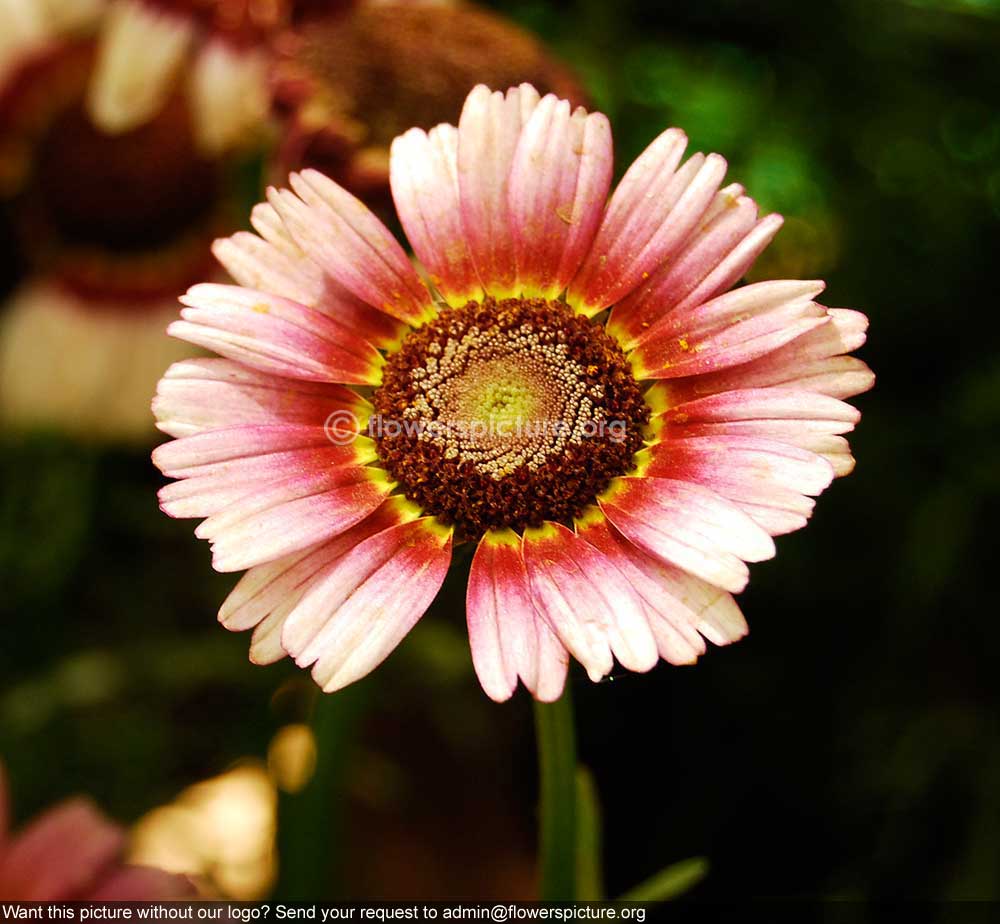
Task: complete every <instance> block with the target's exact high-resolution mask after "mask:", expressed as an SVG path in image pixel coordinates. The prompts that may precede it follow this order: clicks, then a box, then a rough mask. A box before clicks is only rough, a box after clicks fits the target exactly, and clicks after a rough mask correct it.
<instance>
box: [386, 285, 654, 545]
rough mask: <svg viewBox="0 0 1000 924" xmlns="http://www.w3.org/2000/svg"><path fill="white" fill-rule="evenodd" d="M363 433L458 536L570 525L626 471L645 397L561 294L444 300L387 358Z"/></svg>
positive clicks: (638, 441)
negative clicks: (458, 302)
mask: <svg viewBox="0 0 1000 924" xmlns="http://www.w3.org/2000/svg"><path fill="white" fill-rule="evenodd" d="M374 405H375V414H374V416H373V419H372V423H371V433H372V436H373V437H374V438H375V441H376V444H377V446H378V451H379V456H380V458H381V460H382V463H383V465H384V466H385V468H386V469H387V470H388V471H389V472H390V474H391V475H392V476H393V477H394V478H395V479H396V480H397V481H398V482H399V483H400V486H401V487H402V490H403V491H404V492H405V494H406V496H407V497H408V498H410V499H411V500H413V501H415V502H416V503H418V504H420V505H421V506H422V507H423V508H424V509H425V510H427V511H428V512H429V513H433V514H435V515H436V516H438V517H440V518H441V519H442V520H444V521H445V522H448V523H453V524H455V525H456V527H457V529H458V533H459V535H460V536H461V537H463V538H474V537H476V536H478V535H480V534H481V533H482V532H484V531H485V530H487V529H490V528H493V527H504V526H511V527H514V528H516V529H522V528H524V527H526V526H532V525H538V524H540V523H541V522H542V521H543V520H555V521H559V522H568V521H569V520H571V519H572V518H573V517H574V516H576V515H578V514H579V513H580V512H582V510H583V509H584V507H586V506H587V505H588V504H590V503H592V502H593V500H594V498H595V496H596V495H597V494H599V493H600V492H601V491H602V490H604V488H605V487H607V485H608V483H609V482H610V481H611V479H612V478H614V477H616V476H617V475H621V474H623V473H625V472H626V471H628V470H629V468H630V467H631V465H632V457H633V455H634V454H635V452H636V451H637V450H638V449H639V448H640V446H641V445H642V428H643V425H644V424H645V423H646V422H647V420H648V419H649V408H648V407H647V405H646V403H645V401H644V400H643V397H642V393H641V391H640V389H639V385H638V383H637V382H636V381H635V378H634V377H633V375H632V372H631V369H630V367H629V364H628V360H627V359H626V357H625V354H624V353H623V352H622V350H621V348H620V347H619V346H618V345H617V344H616V343H615V342H614V341H613V340H612V339H611V338H610V337H609V336H608V335H607V334H606V333H605V331H604V329H603V327H601V326H600V325H596V324H592V323H591V322H590V321H588V320H587V319H586V318H584V317H582V316H580V315H577V314H576V313H575V312H574V311H573V310H572V309H571V308H569V307H568V306H567V305H566V304H564V303H563V302H557V301H544V300H542V299H527V300H524V299H504V300H502V301H497V300H495V299H493V298H486V299H485V300H484V301H483V302H482V303H480V302H469V303H468V304H466V305H465V306H464V307H462V308H452V309H446V310H445V311H443V312H442V314H441V315H440V316H439V317H438V318H437V319H435V320H434V321H433V322H431V323H430V324H427V325H425V326H424V327H422V328H420V330H418V331H415V332H414V333H412V334H411V335H410V336H409V337H408V338H407V339H406V341H405V342H404V343H403V345H402V347H401V348H400V350H399V351H398V352H397V353H395V354H393V355H392V356H390V357H389V360H388V362H387V363H386V366H385V369H384V371H383V379H382V385H381V386H380V387H379V388H378V389H377V390H376V392H375V396H374Z"/></svg>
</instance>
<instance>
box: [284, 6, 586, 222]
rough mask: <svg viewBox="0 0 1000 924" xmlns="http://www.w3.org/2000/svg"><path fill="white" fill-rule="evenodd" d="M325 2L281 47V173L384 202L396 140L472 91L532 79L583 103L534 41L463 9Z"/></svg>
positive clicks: (456, 110)
mask: <svg viewBox="0 0 1000 924" xmlns="http://www.w3.org/2000/svg"><path fill="white" fill-rule="evenodd" d="M316 6H317V8H320V7H321V4H316ZM332 7H333V8H332V9H330V7H329V5H328V6H326V7H323V8H324V10H325V15H316V16H312V17H308V18H307V19H306V21H305V22H304V23H303V24H302V26H301V28H300V29H299V30H297V31H296V32H295V33H290V34H288V35H287V36H285V37H284V40H283V41H282V42H280V43H279V44H280V46H281V52H282V54H281V58H280V60H279V63H278V66H277V67H276V73H275V82H274V83H275V89H274V95H275V105H276V108H277V109H278V111H279V113H281V114H282V115H283V116H285V118H286V124H285V127H284V130H283V133H282V134H283V143H282V151H281V154H280V156H279V162H280V168H279V169H278V170H277V171H276V173H277V175H278V176H279V177H280V175H281V174H282V173H283V172H287V170H290V169H300V168H302V167H315V168H317V169H319V170H321V171H322V172H324V173H326V174H327V175H328V176H331V177H333V179H335V180H337V181H338V182H340V183H342V184H343V185H345V186H346V187H347V188H348V189H350V190H351V191H352V192H354V193H355V194H356V195H359V196H361V198H363V199H365V201H366V202H368V203H369V205H376V206H382V205H387V204H388V198H387V196H388V167H389V160H388V149H389V145H390V143H391V142H392V139H393V138H394V137H396V135H399V134H401V133H402V132H404V131H406V130H407V129H409V128H411V127H413V126H417V127H418V128H425V129H429V128H432V127H433V126H435V125H437V124H438V123H440V122H451V123H456V124H457V121H458V117H459V114H460V113H461V111H462V104H463V103H464V102H465V97H466V95H467V94H468V92H469V90H471V89H472V87H473V86H474V85H475V84H477V83H485V84H486V85H487V86H490V87H498V88H506V87H510V86H516V85H517V84H519V83H521V82H522V81H528V82H529V83H532V84H533V85H534V86H535V87H536V88H537V89H538V90H539V91H540V92H541V93H546V92H553V93H556V94H557V95H558V96H560V97H563V98H565V99H569V100H571V101H573V102H578V103H583V102H584V101H585V100H584V95H583V91H582V90H581V89H580V85H579V83H578V82H577V80H576V78H575V77H574V76H573V75H572V73H571V72H570V70H569V69H568V68H567V67H566V66H565V65H563V64H562V63H560V62H559V61H558V60H556V59H555V58H554V57H553V56H552V55H551V54H550V53H549V52H548V51H547V50H546V48H545V47H544V46H543V45H542V43H541V42H539V41H538V40H537V39H536V38H535V37H534V36H532V35H531V34H530V33H528V32H526V31H525V30H523V29H521V28H520V27H518V26H517V25H515V24H514V23H513V22H511V21H510V20H507V19H505V18H504V17H502V16H499V15H496V14H494V13H491V12H489V11H487V10H484V9H480V8H478V7H476V6H474V5H472V4H470V3H462V4H455V5H452V4H437V3H412V2H405V0H404V2H395V3H391V2H390V3H371V2H355V3H349V2H339V3H336V4H333V5H332ZM383 198H384V199H385V202H384V203H383V201H382V200H383ZM386 211H388V210H386Z"/></svg>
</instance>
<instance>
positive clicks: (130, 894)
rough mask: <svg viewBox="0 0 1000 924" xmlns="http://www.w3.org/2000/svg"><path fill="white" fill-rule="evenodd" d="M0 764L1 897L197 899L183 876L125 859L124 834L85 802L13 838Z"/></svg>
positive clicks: (54, 812)
mask: <svg viewBox="0 0 1000 924" xmlns="http://www.w3.org/2000/svg"><path fill="white" fill-rule="evenodd" d="M7 798H8V797H7V785H6V779H5V777H4V772H3V767H2V766H0V899H6V900H8V901H36V902H38V901H162V900H164V899H180V898H193V897H194V895H195V890H194V888H193V887H192V886H191V883H190V882H189V881H188V880H187V879H186V878H184V877H183V876H175V875H172V874H170V873H165V872H163V871H161V870H158V869H153V868H152V867H148V866H129V865H126V864H125V863H124V862H123V860H122V855H123V853H124V850H125V840H126V837H125V832H124V831H123V830H122V828H121V827H119V826H118V825H116V824H114V823H113V822H111V821H109V820H108V819H107V818H105V817H104V815H102V814H101V812H100V811H98V809H97V808H96V807H95V806H94V805H93V804H91V802H90V801H89V800H87V799H70V800H68V801H67V802H63V803H61V804H60V805H57V806H55V807H54V808H51V809H49V810H48V811H47V812H45V813H44V814H42V815H40V816H38V818H35V819H34V820H33V821H31V822H30V823H29V824H28V825H27V826H25V827H24V829H23V830H21V831H19V832H18V833H17V834H13V833H11V832H10V831H9V830H8V825H9V822H10V811H9V806H8V803H7Z"/></svg>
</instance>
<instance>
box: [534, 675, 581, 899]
mask: <svg viewBox="0 0 1000 924" xmlns="http://www.w3.org/2000/svg"><path fill="white" fill-rule="evenodd" d="M535 730H536V734H537V737H538V765H539V774H540V777H541V781H540V787H539V789H540V799H539V801H540V807H539V816H540V819H539V820H540V830H539V861H540V866H541V874H540V879H541V882H540V890H539V891H540V897H541V898H542V899H543V900H544V901H572V900H573V899H574V898H575V897H576V735H575V732H574V730H573V701H572V699H571V697H570V692H569V687H567V688H566V692H565V693H563V695H562V698H561V699H559V700H557V701H556V702H554V703H539V702H536V703H535Z"/></svg>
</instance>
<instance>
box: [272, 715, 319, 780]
mask: <svg viewBox="0 0 1000 924" xmlns="http://www.w3.org/2000/svg"><path fill="white" fill-rule="evenodd" d="M267 769H268V770H269V771H270V773H271V778H272V779H273V780H274V782H275V784H276V785H277V787H278V789H280V790H281V791H282V792H288V793H297V792H300V791H301V790H302V789H304V788H305V786H306V784H307V783H308V782H309V780H311V779H312V775H313V772H314V771H315V769H316V737H315V735H313V732H312V729H311V728H310V727H309V726H308V725H302V724H295V725H286V726H285V727H284V728H280V729H278V732H277V734H276V735H275V736H274V737H273V738H272V739H271V744H270V745H269V746H268V749H267Z"/></svg>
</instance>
